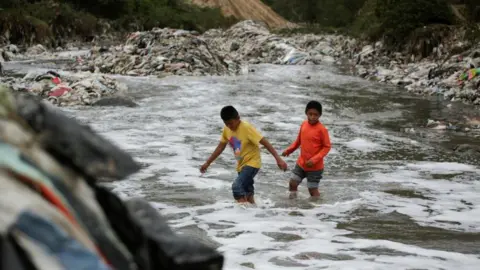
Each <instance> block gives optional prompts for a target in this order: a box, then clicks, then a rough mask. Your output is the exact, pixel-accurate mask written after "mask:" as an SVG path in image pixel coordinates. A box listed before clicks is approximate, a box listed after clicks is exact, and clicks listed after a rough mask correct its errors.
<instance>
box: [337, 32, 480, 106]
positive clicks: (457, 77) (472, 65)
mask: <svg viewBox="0 0 480 270" xmlns="http://www.w3.org/2000/svg"><path fill="white" fill-rule="evenodd" d="M355 47H356V48H357V49H356V50H353V54H352V53H350V54H349V55H345V56H346V57H347V58H348V59H350V60H352V63H353V64H354V65H355V70H356V73H355V74H356V75H358V76H360V77H363V78H365V79H369V80H374V81H379V82H384V83H388V84H393V85H397V86H401V87H404V88H405V89H406V90H407V91H410V92H414V93H417V94H422V95H441V96H443V97H444V98H445V99H447V100H452V101H454V100H461V101H463V102H466V103H469V104H476V105H479V104H480V91H478V90H480V77H479V76H478V74H479V73H480V72H479V71H480V69H479V67H480V43H478V44H470V43H468V42H466V41H464V40H463V38H462V36H461V34H459V33H452V34H451V36H450V37H448V38H445V39H444V43H442V44H439V45H438V46H437V47H435V48H433V52H432V53H431V54H430V55H429V56H428V57H419V55H418V54H417V55H415V54H411V55H407V54H406V53H405V52H388V51H387V50H386V47H385V46H384V44H383V43H382V42H376V43H374V44H367V45H364V44H362V43H360V42H358V43H357V44H356V45H355ZM350 51H352V50H350ZM357 52H358V53H357Z"/></svg>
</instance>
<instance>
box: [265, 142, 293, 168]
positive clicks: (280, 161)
mask: <svg viewBox="0 0 480 270" xmlns="http://www.w3.org/2000/svg"><path fill="white" fill-rule="evenodd" d="M260 144H261V145H263V146H265V148H267V150H268V152H270V154H272V156H273V157H274V158H275V160H276V161H277V165H278V167H279V168H280V169H282V170H284V171H285V170H287V167H288V166H287V163H285V161H283V159H282V158H281V157H280V156H279V155H278V153H277V151H276V150H275V148H273V146H272V145H271V144H270V142H269V141H268V140H267V139H266V138H265V137H264V138H262V139H261V140H260Z"/></svg>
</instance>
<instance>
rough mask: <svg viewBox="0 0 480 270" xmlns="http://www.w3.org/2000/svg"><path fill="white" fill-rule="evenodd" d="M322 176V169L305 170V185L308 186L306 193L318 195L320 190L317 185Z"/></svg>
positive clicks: (313, 195) (316, 196)
mask: <svg viewBox="0 0 480 270" xmlns="http://www.w3.org/2000/svg"><path fill="white" fill-rule="evenodd" d="M322 178H323V170H320V171H314V172H307V187H308V193H310V196H312V197H315V198H318V197H320V191H319V190H318V186H319V184H320V180H322Z"/></svg>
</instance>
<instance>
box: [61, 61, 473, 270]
mask: <svg viewBox="0 0 480 270" xmlns="http://www.w3.org/2000/svg"><path fill="white" fill-rule="evenodd" d="M254 68H255V69H256V72H255V73H253V74H248V75H244V76H239V77H229V78H222V77H203V78H195V77H171V78H167V79H162V80H158V79H152V78H148V79H147V78H135V79H129V78H127V77H121V76H117V77H118V78H120V79H121V80H124V81H126V82H128V83H129V84H130V86H131V89H132V91H133V95H134V96H136V97H137V98H138V102H139V103H140V106H139V107H138V108H111V107H110V108H80V109H69V110H67V111H68V112H69V113H72V114H73V115H75V116H76V117H77V118H78V119H79V120H81V121H82V122H86V123H89V124H90V125H91V126H92V127H93V128H94V129H95V130H97V131H99V132H100V133H101V134H103V135H105V136H106V137H108V138H110V139H111V140H113V141H114V142H116V143H117V144H119V145H120V146H122V147H123V148H125V149H126V150H127V151H129V152H131V153H132V155H134V156H135V158H136V159H137V160H138V161H139V162H141V163H142V164H143V165H144V166H145V168H144V169H143V170H142V171H141V172H139V173H137V174H135V175H133V176H131V177H130V178H129V179H128V180H126V181H123V182H118V183H115V184H114V185H115V190H116V191H117V192H118V193H119V194H122V196H125V197H133V196H143V197H145V198H147V199H148V200H150V201H151V202H152V203H153V204H154V205H155V206H156V207H158V209H159V211H161V213H162V214H165V215H167V216H168V217H169V218H170V221H171V224H172V226H173V227H174V228H176V229H178V230H179V231H182V232H184V233H191V234H196V235H201V234H206V235H208V236H209V237H210V238H211V239H212V240H214V241H216V242H217V243H218V244H219V250H220V251H222V252H224V254H225V256H226V266H225V268H224V269H226V270H236V269H238V270H240V269H251V268H249V267H252V266H254V267H255V269H262V270H270V269H272V270H273V269H275V270H276V269H292V270H293V269H308V270H310V269H312V270H313V269H390V270H393V269H478V265H479V264H480V258H479V255H478V254H479V252H480V244H478V243H479V242H476V243H477V244H475V242H472V241H474V240H475V239H479V238H478V235H475V234H474V233H478V232H479V230H480V210H479V205H480V196H478V194H479V192H480V182H479V181H478V177H479V172H480V171H479V168H478V167H477V166H474V165H471V164H466V163H465V162H466V161H465V160H462V158H461V157H459V158H457V157H455V156H453V155H452V154H450V153H447V152H445V151H444V150H442V149H438V147H437V145H435V144H430V145H428V144H426V143H427V142H425V141H422V139H421V138H407V137H404V136H406V134H402V133H399V132H397V131H396V130H392V129H388V128H383V127H382V126H378V124H377V123H376V122H375V121H376V120H378V119H380V120H378V121H380V122H381V123H385V122H386V121H389V120H388V119H390V118H392V119H393V120H392V121H398V120H400V119H409V117H412V116H411V115H412V114H413V112H411V111H409V109H407V108H406V107H405V106H404V105H406V104H407V103H409V102H415V101H413V99H412V100H409V99H408V98H406V99H405V100H406V101H405V100H402V101H399V100H398V99H396V100H393V99H391V96H392V95H391V91H392V90H388V91H389V93H390V94H388V95H387V94H385V95H383V94H381V92H382V91H380V90H379V86H378V85H376V86H373V85H371V84H370V83H367V82H364V81H361V80H359V79H356V78H351V77H347V76H340V75H336V74H334V73H332V69H331V68H326V67H310V66H304V67H274V66H269V65H266V66H260V67H254ZM306 76H311V78H312V79H311V80H305V79H304V78H305V77H306ZM370 90H371V91H370ZM310 99H317V100H319V101H321V102H322V103H323V105H324V115H323V116H322V122H323V123H324V124H325V125H326V126H327V128H328V129H329V131H330V135H331V140H332V143H333V149H332V151H331V152H330V154H329V156H328V158H327V159H326V169H325V175H324V179H323V180H322V182H321V186H320V188H321V192H322V197H321V200H320V201H318V202H310V201H309V200H308V196H307V191H306V188H305V187H304V186H302V187H301V189H300V190H301V191H300V193H301V194H300V195H299V198H298V199H297V200H293V201H292V200H289V199H288V195H287V183H288V175H289V174H288V173H284V172H281V171H279V170H278V169H277V168H276V164H275V162H274V159H273V158H272V157H271V156H270V155H269V154H268V152H267V151H266V150H265V149H264V150H262V158H263V163H264V166H263V168H262V170H261V172H260V173H259V175H258V176H257V178H256V186H255V187H256V196H257V201H258V205H259V207H258V208H248V209H241V208H238V207H236V206H235V205H234V204H233V202H232V197H231V191H230V187H231V183H232V180H233V179H234V177H235V172H234V158H233V155H232V153H231V150H230V149H227V150H226V151H225V152H224V153H223V154H222V155H221V156H220V157H219V159H218V160H217V161H216V162H215V163H214V164H213V165H212V166H211V168H209V171H208V172H207V173H206V174H205V175H201V174H200V172H199V167H200V166H201V164H202V163H203V162H204V161H205V160H206V159H207V158H208V156H209V155H210V153H211V152H212V151H213V150H214V149H215V146H216V144H217V143H218V139H219V137H220V132H221V128H222V121H221V119H220V116H219V112H220V109H221V108H222V107H223V106H224V105H229V104H232V105H234V106H235V107H237V109H238V110H239V111H240V113H241V115H242V117H243V118H244V119H246V120H247V121H250V122H251V123H253V124H254V125H255V126H256V127H257V128H258V129H259V130H261V132H262V133H263V134H264V135H265V136H266V137H267V138H268V139H269V140H270V141H271V142H272V144H273V145H274V147H275V148H276V149H277V151H279V152H280V151H282V150H283V149H284V148H285V147H287V146H288V145H289V144H290V143H291V142H292V141H293V140H294V139H295V137H296V135H297V133H298V128H299V125H300V123H301V121H302V120H303V119H304V107H305V105H306V103H307V102H308V101H309V100H310ZM379 100H381V102H379ZM366 114H368V115H369V117H371V118H368V117H365V115H366ZM390 116H391V117H390ZM297 155H298V153H295V154H294V155H292V157H289V158H287V159H286V161H287V162H288V164H289V166H290V168H293V166H294V164H295V158H296V157H297ZM394 211H395V212H394ZM365 220H367V221H365ZM368 220H370V221H368ZM389 220H390V223H388V222H386V221H389ZM392 220H393V221H392ZM355 222H357V223H355ZM362 222H363V223H362ZM369 222H370V223H369ZM345 224H347V225H345ZM391 224H393V225H391ZM389 226H390V227H389ZM421 226H429V227H421ZM372 228H373V229H372ZM389 230H391V231H389ZM352 232H355V233H356V236H355V237H349V236H348V235H349V234H350V233H352ZM364 232H366V233H364ZM402 232H405V233H404V234H402ZM467 233H470V234H471V236H468V235H467ZM465 235H467V236H465ZM475 237H476V238H475ZM469 239H470V240H472V241H469Z"/></svg>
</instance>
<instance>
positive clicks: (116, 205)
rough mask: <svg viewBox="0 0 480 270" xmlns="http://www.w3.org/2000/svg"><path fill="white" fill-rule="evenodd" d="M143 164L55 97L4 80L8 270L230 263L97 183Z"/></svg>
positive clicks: (0, 92)
mask: <svg viewBox="0 0 480 270" xmlns="http://www.w3.org/2000/svg"><path fill="white" fill-rule="evenodd" d="M139 169H140V166H139V164H137V163H136V162H135V161H134V160H133V158H132V157H131V156H130V155H129V154H127V153H126V152H124V151H123V150H121V149H119V148H118V147H117V146H115V145H114V144H112V143H111V142H109V141H107V140H106V139H104V138H103V137H101V136H99V135H98V134H96V133H94V132H93V131H92V130H91V129H90V128H89V127H88V126H86V125H82V124H80V123H78V122H77V121H76V120H74V119H72V118H69V117H67V116H66V115H64V114H62V113H61V111H59V110H58V108H56V107H54V106H53V105H51V104H49V103H48V102H45V101H40V99H39V97H35V96H32V95H27V94H23V93H18V92H14V91H10V89H7V88H6V87H3V86H0V180H1V181H0V185H1V188H0V205H1V207H0V216H1V217H2V218H1V221H0V229H1V231H0V232H1V234H0V236H1V239H0V241H1V242H2V243H1V255H0V256H1V263H0V264H1V265H0V269H15V270H22V269H44V270H54V269H90V270H95V269H125V270H127V269H128V270H130V269H144V270H148V269H152V270H153V269H156V270H157V269H169V270H175V269H182V270H183V269H200V270H201V269H205V270H207V269H208V270H216V269H222V266H223V260H224V258H223V256H222V255H221V254H220V253H218V252H217V251H216V250H215V249H214V248H213V247H210V246H208V245H207V244H205V243H204V242H203V241H202V242H197V241H196V240H194V238H191V237H189V238H187V237H184V236H182V235H177V234H176V233H175V232H174V231H172V230H171V229H170V227H169V225H168V224H167V221H166V220H165V219H164V218H163V217H162V216H161V215H160V214H159V213H158V211H157V210H156V209H155V208H153V207H152V206H151V205H150V204H149V203H148V202H146V201H144V200H142V199H138V198H136V199H129V200H125V199H121V198H119V197H118V196H117V195H116V194H114V193H113V192H112V191H110V190H109V189H108V188H106V187H104V186H102V185H100V184H99V182H98V181H99V179H105V180H110V181H113V180H117V181H118V180H121V179H125V178H126V177H127V176H129V175H131V174H133V173H135V172H137V171H138V170H139Z"/></svg>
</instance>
